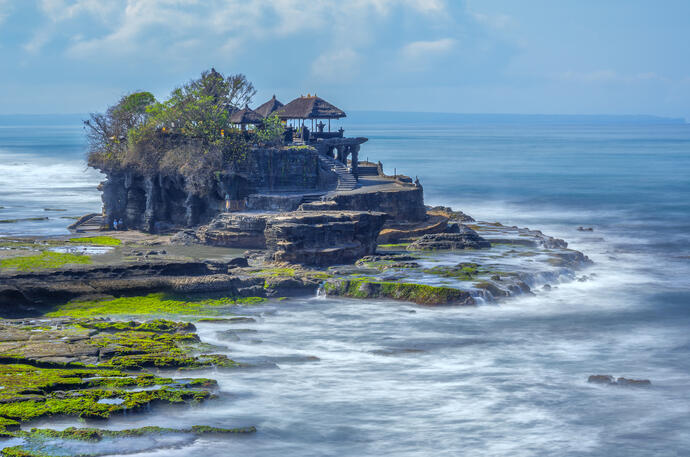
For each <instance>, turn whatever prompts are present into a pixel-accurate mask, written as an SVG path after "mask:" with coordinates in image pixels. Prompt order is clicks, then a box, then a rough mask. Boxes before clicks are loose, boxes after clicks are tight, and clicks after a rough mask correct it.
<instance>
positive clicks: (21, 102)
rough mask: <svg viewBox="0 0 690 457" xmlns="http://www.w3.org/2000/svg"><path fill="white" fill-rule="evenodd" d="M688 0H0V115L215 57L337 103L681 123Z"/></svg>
mask: <svg viewBox="0 0 690 457" xmlns="http://www.w3.org/2000/svg"><path fill="white" fill-rule="evenodd" d="M688 43H690V2H689V1H687V0H664V1H642V0H608V1H604V0H522V1H517V0H466V1H461V0H309V1H304V0H0V114H11V113H75V112H76V113H83V112H88V111H98V110H103V109H104V108H105V107H106V106H107V105H108V104H110V103H112V102H114V101H115V100H116V99H117V98H118V97H119V96H120V95H123V94H125V93H127V92H130V91H133V90H150V91H152V92H154V94H156V96H158V97H161V98H162V97H165V96H166V95H167V94H168V93H169V91H170V90H171V89H172V88H173V87H175V85H177V84H180V83H181V82H183V81H186V80H188V79H191V78H193V77H195V76H197V75H198V74H199V73H200V72H201V71H202V70H204V69H207V68H210V67H211V66H214V67H215V68H216V69H218V70H220V71H222V72H224V73H237V72H241V73H245V74H246V75H247V76H248V77H249V78H250V79H251V80H252V81H253V82H254V84H255V85H256V86H257V88H258V89H259V94H258V96H257V100H256V101H257V102H263V101H264V99H267V98H269V97H270V96H271V95H272V94H273V93H276V94H277V95H278V98H279V99H281V100H282V101H284V102H287V101H289V100H290V99H292V98H293V97H295V96H298V95H300V94H306V93H314V92H316V93H317V94H318V95H320V96H323V97H324V98H326V99H328V100H330V101H332V102H333V103H335V104H337V105H338V106H341V107H342V108H343V109H345V110H392V111H430V112H461V113H527V114H532V113H553V114H655V115H662V116H675V117H686V118H690V58H689V57H690V51H689V50H688Z"/></svg>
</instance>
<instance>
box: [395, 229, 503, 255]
mask: <svg viewBox="0 0 690 457" xmlns="http://www.w3.org/2000/svg"><path fill="white" fill-rule="evenodd" d="M490 247H491V243H490V242H489V241H487V240H485V239H484V238H482V237H481V236H479V234H478V233H477V232H475V231H474V230H472V229H471V228H469V227H467V226H466V225H459V226H458V228H457V232H456V233H435V234H428V235H424V236H422V237H421V238H419V239H418V240H417V241H415V242H414V243H412V244H410V245H409V246H408V247H407V249H408V250H410V251H440V250H457V249H482V248H490Z"/></svg>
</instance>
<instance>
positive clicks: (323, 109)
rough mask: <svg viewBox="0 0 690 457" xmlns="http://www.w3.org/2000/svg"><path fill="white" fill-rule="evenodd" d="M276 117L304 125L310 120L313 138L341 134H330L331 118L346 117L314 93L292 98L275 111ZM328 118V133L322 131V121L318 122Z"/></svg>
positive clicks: (323, 125)
mask: <svg viewBox="0 0 690 457" xmlns="http://www.w3.org/2000/svg"><path fill="white" fill-rule="evenodd" d="M276 114H277V115H278V117H279V118H280V119H282V120H284V121H286V122H287V121H291V120H294V121H297V122H298V123H301V126H304V121H306V120H310V121H311V131H312V132H314V138H319V137H321V138H332V137H335V136H342V132H338V133H339V134H330V132H331V119H340V118H343V117H346V116H347V115H346V114H345V111H343V110H341V109H340V108H338V107H336V106H334V105H332V104H330V103H328V102H327V101H326V100H324V99H323V98H321V97H317V96H316V95H307V96H306V97H304V96H302V97H299V98H296V99H294V100H293V101H291V102H290V103H288V104H287V105H285V106H283V107H282V108H280V109H279V110H277V111H276ZM326 119H327V120H328V133H329V134H326V132H324V131H323V128H324V127H325V124H324V123H323V122H321V123H319V121H320V120H321V121H322V120H326ZM314 122H316V123H317V124H316V125H317V128H318V131H317V130H315V129H314Z"/></svg>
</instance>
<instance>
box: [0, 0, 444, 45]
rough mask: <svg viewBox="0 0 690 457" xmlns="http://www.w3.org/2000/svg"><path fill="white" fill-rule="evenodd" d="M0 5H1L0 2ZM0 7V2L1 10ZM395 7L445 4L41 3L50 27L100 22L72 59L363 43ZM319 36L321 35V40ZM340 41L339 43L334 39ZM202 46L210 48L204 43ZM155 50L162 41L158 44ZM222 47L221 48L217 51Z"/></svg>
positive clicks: (315, 0) (428, 9)
mask: <svg viewBox="0 0 690 457" xmlns="http://www.w3.org/2000/svg"><path fill="white" fill-rule="evenodd" d="M3 1H4V0H0V2H3ZM0 4H1V3H0ZM395 8H404V9H408V10H411V11H415V12H418V13H421V14H425V15H429V14H431V15H438V14H440V13H442V12H443V11H445V8H446V4H445V0H351V1H349V2H348V3H347V4H346V5H344V4H343V3H342V2H340V1H336V0H312V1H310V2H304V1H303V0H252V1H246V0H209V1H206V0H204V1H202V0H110V1H105V2H104V1H103V0H72V1H68V0H41V2H40V10H41V12H42V13H43V14H44V15H45V16H46V17H47V18H48V19H49V20H50V21H51V22H52V23H54V24H56V25H60V24H61V23H64V24H65V25H64V26H63V28H66V27H67V23H68V22H69V21H70V20H74V19H76V18H78V17H83V16H88V17H89V18H90V19H94V20H97V21H99V22H100V23H102V25H103V27H102V31H101V32H100V33H96V34H93V35H92V36H90V37H86V38H84V37H83V38H82V39H79V40H73V41H75V43H73V44H72V46H71V48H69V55H71V56H72V57H79V58H87V57H91V56H95V55H100V54H103V53H113V52H114V53H118V54H125V53H137V52H138V50H139V48H141V47H142V46H146V45H150V44H151V43H150V41H149V40H147V39H145V38H144V39H142V37H145V36H147V35H148V36H151V35H154V34H155V33H158V34H159V35H161V34H162V35H165V45H166V47H167V46H175V45H176V43H177V42H178V41H180V42H188V41H189V39H190V38H192V37H208V36H213V37H219V38H220V39H221V41H222V42H223V43H224V45H225V47H226V48H228V49H234V48H237V46H238V43H241V42H244V43H252V41H255V40H265V39H270V38H286V37H289V36H291V35H296V34H304V33H308V32H309V31H312V32H314V31H318V32H321V33H325V34H327V35H326V36H329V35H330V36H332V37H334V38H333V39H335V41H344V40H345V39H347V40H348V42H349V40H355V41H356V40H359V41H362V40H364V39H365V38H366V35H367V33H366V27H367V26H368V24H370V23H371V20H372V19H374V18H375V17H377V16H378V17H385V16H388V15H389V14H390V13H391V12H392V11H393V10H394V9H395ZM57 29H58V28H57V27H45V26H43V27H41V28H40V29H39V30H37V31H36V32H35V35H34V37H33V38H32V39H31V40H30V41H29V42H28V43H26V44H25V48H26V49H27V50H28V51H31V52H38V51H40V49H41V48H42V47H43V46H44V45H45V44H47V43H48V42H50V41H51V40H52V39H53V38H54V36H55V35H56V33H57ZM321 36H323V35H321ZM339 37H342V38H339ZM209 42H215V41H213V40H209ZM157 44H159V45H162V44H163V42H162V40H160V42H157ZM221 46H223V44H221Z"/></svg>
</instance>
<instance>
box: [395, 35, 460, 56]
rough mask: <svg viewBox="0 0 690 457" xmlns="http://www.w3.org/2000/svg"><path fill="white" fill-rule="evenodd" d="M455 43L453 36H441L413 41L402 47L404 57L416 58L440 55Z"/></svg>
mask: <svg viewBox="0 0 690 457" xmlns="http://www.w3.org/2000/svg"><path fill="white" fill-rule="evenodd" d="M455 44H456V40H455V39H453V38H441V39H440V40H435V41H415V42H412V43H408V44H406V45H405V46H404V47H403V48H402V51H401V52H402V54H403V56H404V57H405V58H407V59H411V60H416V59H420V58H424V57H427V56H434V55H442V54H446V53H448V52H449V51H451V50H452V49H453V48H454V47H455Z"/></svg>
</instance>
